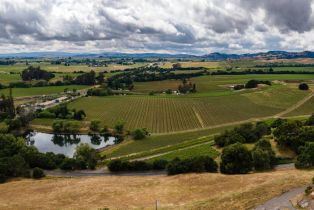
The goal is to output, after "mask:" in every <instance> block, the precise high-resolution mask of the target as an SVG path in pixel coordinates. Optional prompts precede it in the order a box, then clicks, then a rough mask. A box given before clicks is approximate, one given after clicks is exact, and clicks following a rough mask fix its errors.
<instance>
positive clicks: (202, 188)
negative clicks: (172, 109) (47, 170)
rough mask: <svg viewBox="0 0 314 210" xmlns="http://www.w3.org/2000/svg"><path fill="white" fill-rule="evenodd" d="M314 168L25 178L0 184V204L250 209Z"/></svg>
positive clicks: (305, 179)
mask: <svg viewBox="0 0 314 210" xmlns="http://www.w3.org/2000/svg"><path fill="white" fill-rule="evenodd" d="M313 175H314V171H301V170H296V169H289V168H284V169H280V170H276V171H272V172H265V173H254V174H248V175H222V174H209V173H204V174H187V175H178V176H165V175H160V176H132V177H125V176H111V177H110V176H108V177H84V178H56V177H49V178H46V179H43V180H30V179H23V180H17V181H11V182H8V183H5V184H1V185H0V193H1V196H0V209H6V210H10V209H14V210H15V209H102V208H106V207H107V208H109V209H155V205H156V200H158V204H159V208H158V209H250V208H253V207H256V206H258V205H259V204H262V203H264V202H266V201H267V200H269V199H271V198H272V197H274V196H277V195H280V194H282V193H283V192H286V191H288V190H290V189H294V188H297V187H303V186H305V185H307V184H309V183H310V182H311V179H312V177H313Z"/></svg>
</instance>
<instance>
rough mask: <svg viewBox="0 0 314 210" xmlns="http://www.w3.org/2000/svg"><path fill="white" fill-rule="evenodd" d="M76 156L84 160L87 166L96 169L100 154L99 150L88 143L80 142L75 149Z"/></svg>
mask: <svg viewBox="0 0 314 210" xmlns="http://www.w3.org/2000/svg"><path fill="white" fill-rule="evenodd" d="M74 158H75V159H77V160H82V161H84V162H85V163H86V165H87V168H89V169H95V167H96V165H97V161H98V160H99V155H98V153H97V151H96V150H95V149H94V148H92V147H90V146H89V145H88V144H79V145H78V146H77V147H76V149H75V153H74Z"/></svg>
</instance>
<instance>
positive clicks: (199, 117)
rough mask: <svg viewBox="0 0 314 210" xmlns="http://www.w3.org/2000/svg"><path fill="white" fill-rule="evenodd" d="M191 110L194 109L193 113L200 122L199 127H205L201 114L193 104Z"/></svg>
mask: <svg viewBox="0 0 314 210" xmlns="http://www.w3.org/2000/svg"><path fill="white" fill-rule="evenodd" d="M193 111H194V114H195V116H196V118H197V120H198V122H199V123H200V125H201V127H202V128H205V127H206V126H205V124H204V121H203V119H202V117H201V115H200V114H199V113H198V112H197V110H196V109H195V107H194V106H193Z"/></svg>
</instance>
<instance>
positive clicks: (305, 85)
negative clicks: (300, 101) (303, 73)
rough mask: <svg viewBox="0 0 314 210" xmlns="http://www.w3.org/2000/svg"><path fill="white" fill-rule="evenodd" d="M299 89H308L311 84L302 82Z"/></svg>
mask: <svg viewBox="0 0 314 210" xmlns="http://www.w3.org/2000/svg"><path fill="white" fill-rule="evenodd" d="M299 89H300V90H308V89H309V85H308V84H306V83H301V84H299Z"/></svg>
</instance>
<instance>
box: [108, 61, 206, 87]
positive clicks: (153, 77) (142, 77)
mask: <svg viewBox="0 0 314 210" xmlns="http://www.w3.org/2000/svg"><path fill="white" fill-rule="evenodd" d="M204 73H205V71H202V72H194V73H189V74H175V73H173V72H171V69H170V70H169V69H163V68H160V67H158V66H150V67H141V68H137V69H132V70H130V69H129V70H128V71H125V72H123V73H121V74H117V75H114V76H112V77H110V78H109V79H108V87H110V88H112V89H114V90H117V89H129V90H132V88H133V87H134V86H133V82H149V81H162V80H170V79H176V80H178V79H180V80H183V79H188V78H191V77H198V76H202V75H204Z"/></svg>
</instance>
